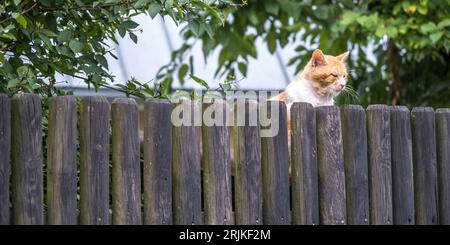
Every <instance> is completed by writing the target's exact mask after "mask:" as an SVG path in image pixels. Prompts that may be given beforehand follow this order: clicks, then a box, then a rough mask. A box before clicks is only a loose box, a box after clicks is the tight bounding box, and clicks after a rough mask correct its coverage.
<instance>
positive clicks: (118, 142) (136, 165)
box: [111, 98, 142, 225]
mask: <svg viewBox="0 0 450 245" xmlns="http://www.w3.org/2000/svg"><path fill="white" fill-rule="evenodd" d="M138 113H139V112H138V107H137V104H136V102H135V101H134V99H126V98H118V99H115V100H114V101H113V103H112V105H111V119H112V120H111V122H112V125H111V126H112V201H113V224H117V225H139V224H142V219H141V164H140V147H139V124H138V123H139V121H138V120H139V118H138V115H139V114H138Z"/></svg>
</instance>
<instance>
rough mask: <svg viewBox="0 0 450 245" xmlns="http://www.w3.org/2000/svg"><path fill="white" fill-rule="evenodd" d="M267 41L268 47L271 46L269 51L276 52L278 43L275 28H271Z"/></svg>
mask: <svg viewBox="0 0 450 245" xmlns="http://www.w3.org/2000/svg"><path fill="white" fill-rule="evenodd" d="M266 42H267V47H268V48H269V52H270V53H271V54H273V53H275V50H276V49H277V43H276V39H275V30H274V29H273V28H271V30H270V31H269V33H268V34H267V37H266Z"/></svg>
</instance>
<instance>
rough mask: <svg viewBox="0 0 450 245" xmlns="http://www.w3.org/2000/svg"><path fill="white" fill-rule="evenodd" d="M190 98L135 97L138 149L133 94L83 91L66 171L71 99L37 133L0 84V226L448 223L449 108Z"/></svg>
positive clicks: (34, 107)
mask: <svg viewBox="0 0 450 245" xmlns="http://www.w3.org/2000/svg"><path fill="white" fill-rule="evenodd" d="M203 102H204V103H203V104H201V101H199V100H195V101H181V102H179V103H174V104H172V103H171V102H169V101H168V100H159V99H149V100H147V101H146V102H145V107H144V114H143V118H144V120H143V123H144V124H145V125H144V133H143V139H141V140H143V142H141V145H140V143H139V139H140V132H139V131H138V130H139V124H138V123H139V113H138V111H139V110H138V104H137V103H136V101H134V100H133V99H126V98H121V99H115V100H114V101H113V102H112V104H111V119H112V120H111V126H110V104H109V102H108V100H106V98H104V97H85V98H83V99H82V100H81V107H80V114H79V115H80V120H79V122H80V123H79V135H80V138H79V142H80V149H79V154H80V155H79V160H80V162H79V163H80V165H79V171H78V170H77V167H78V166H77V156H78V155H77V154H78V152H77V142H78V138H77V116H78V114H77V103H76V99H75V97H70V96H62V97H54V98H50V99H49V100H48V106H49V110H48V111H49V114H48V115H45V116H48V128H47V129H45V128H44V129H45V131H43V126H42V120H41V118H42V117H43V115H42V109H41V103H40V99H39V96H38V95H34V94H23V93H21V94H18V95H15V96H14V97H13V98H12V99H10V98H8V96H6V95H1V94H0V224H10V223H12V224H44V223H47V224H77V223H80V224H142V223H144V224H221V225H228V224H238V225H247V224H251V225H258V224H291V223H293V224H450V211H449V210H450V142H449V141H450V109H437V110H436V112H435V111H433V109H432V108H429V107H417V108H414V109H413V110H412V111H411V112H410V111H409V110H408V108H406V107H403V106H393V107H389V106H386V105H370V106H369V107H368V108H367V110H366V111H365V110H364V109H363V108H362V107H361V106H356V105H345V106H342V107H337V106H324V107H316V108H314V107H312V106H311V105H310V104H307V103H294V104H293V105H292V106H291V111H290V116H291V117H290V118H288V117H287V115H289V113H287V111H286V106H285V104H284V103H282V102H277V101H269V103H268V104H266V103H260V104H258V102H257V101H254V100H242V99H238V101H237V103H234V102H231V101H222V100H217V99H215V98H214V100H211V101H203ZM289 121H290V123H289ZM230 122H231V123H232V124H229V123H230ZM172 123H173V124H172ZM269 129H275V131H277V133H276V134H273V133H270V130H269ZM277 129H278V130H277ZM289 129H290V130H291V131H289ZM44 132H45V134H46V135H43V133H44ZM288 132H290V133H291V134H290V135H288ZM141 133H142V132H141ZM42 136H45V137H42ZM110 136H112V138H111V141H110ZM289 136H290V137H291V142H290V145H289ZM42 139H46V142H43V141H42ZM43 143H44V144H43ZM231 144H233V146H232V147H233V148H231ZM44 145H45V146H46V148H45V149H44V147H43V146H44ZM110 147H111V148H110ZM289 147H290V149H289ZM110 149H111V152H110ZM43 150H47V152H46V155H45V156H46V161H47V164H46V165H44V164H43V158H44V157H43V156H44V154H43V153H44V152H43ZM142 150H143V153H144V160H143V165H142V166H141V164H140V161H141V159H140V157H141V153H142V152H141V151H142ZM289 150H290V152H289ZM289 153H290V155H289ZM10 156H11V158H10ZM289 162H291V165H289ZM110 163H111V165H110ZM110 168H111V170H112V171H111V173H110V172H109V171H110ZM78 173H79V176H80V183H79V185H78V182H77V174H78ZM233 178H234V180H233ZM110 179H111V181H112V182H111V188H110V183H109V181H110ZM44 184H46V186H45V189H44V186H43V185H44ZM290 184H291V185H290ZM141 185H142V186H141ZM78 187H79V189H78ZM141 188H143V191H142V193H141ZM290 188H291V189H290ZM44 190H45V192H44ZM78 191H79V192H80V193H79V194H80V195H79V197H80V199H78ZM44 194H45V195H44ZM44 198H45V202H44ZM78 205H79V207H80V212H78V210H77V206H78ZM233 205H234V206H233ZM44 207H45V209H44ZM233 208H234V210H233ZM233 211H234V212H233ZM78 214H79V217H78Z"/></svg>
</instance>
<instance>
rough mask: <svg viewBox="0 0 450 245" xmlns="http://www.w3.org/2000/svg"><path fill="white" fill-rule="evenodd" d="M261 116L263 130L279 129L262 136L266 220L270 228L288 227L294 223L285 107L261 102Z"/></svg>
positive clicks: (272, 102) (264, 214) (264, 212)
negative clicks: (269, 134)
mask: <svg viewBox="0 0 450 245" xmlns="http://www.w3.org/2000/svg"><path fill="white" fill-rule="evenodd" d="M264 110H265V111H264ZM259 113H260V115H262V117H260V118H261V120H262V121H261V124H262V125H261V127H262V130H264V129H266V130H268V129H269V128H272V130H273V129H275V128H278V133H276V134H275V135H274V136H272V137H261V153H262V154H261V160H262V161H261V163H262V183H263V221H264V224H268V225H287V224H290V222H291V221H290V207H289V199H290V198H289V148H288V138H287V120H286V117H287V114H286V113H287V112H286V105H285V104H284V103H283V102H279V101H268V102H267V103H260V107H259ZM265 122H267V124H266V123H265ZM265 125H267V126H265Z"/></svg>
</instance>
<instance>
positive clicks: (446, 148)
mask: <svg viewBox="0 0 450 245" xmlns="http://www.w3.org/2000/svg"><path fill="white" fill-rule="evenodd" d="M436 141H437V142H436V143H437V168H438V169H437V170H438V171H437V172H438V190H439V198H438V199H439V223H440V224H441V225H450V109H443V108H442V109H437V110H436Z"/></svg>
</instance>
